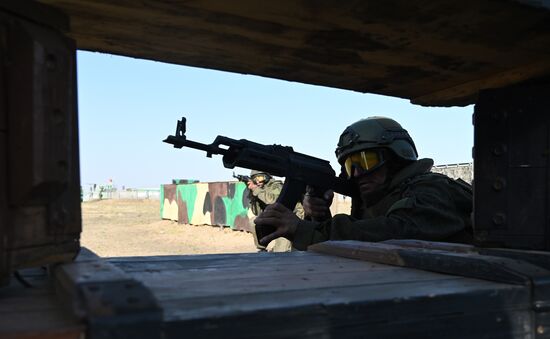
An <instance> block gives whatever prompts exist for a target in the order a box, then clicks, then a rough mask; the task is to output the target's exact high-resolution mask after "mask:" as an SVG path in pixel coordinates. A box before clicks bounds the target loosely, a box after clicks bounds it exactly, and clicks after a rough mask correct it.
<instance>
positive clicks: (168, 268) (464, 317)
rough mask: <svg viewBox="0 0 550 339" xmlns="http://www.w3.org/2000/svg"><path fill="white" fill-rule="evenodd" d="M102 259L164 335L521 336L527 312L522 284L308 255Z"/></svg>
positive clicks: (528, 318)
mask: <svg viewBox="0 0 550 339" xmlns="http://www.w3.org/2000/svg"><path fill="white" fill-rule="evenodd" d="M108 262H109V263H111V264H113V265H115V266H117V267H118V268H120V269H122V270H123V271H125V272H126V273H127V274H129V275H130V276H132V277H133V278H134V279H136V280H139V281H141V282H142V283H144V284H145V285H146V286H147V287H148V288H149V289H150V290H151V291H152V292H153V294H154V295H155V297H156V298H157V300H158V302H159V304H160V305H161V306H162V308H163V310H164V324H165V325H164V328H165V336H166V337H167V338H172V337H178V336H179V335H181V334H182V333H185V334H186V335H191V336H197V337H218V336H222V335H223V336H224V337H227V338H238V337H243V338H253V337H257V336H258V333H261V335H262V337H265V338H281V337H285V336H286V337H289V336H290V337H297V336H300V337H306V338H313V337H316V338H318V337H334V336H336V337H338V336H345V337H354V336H357V337H370V338H380V337H397V336H399V335H402V334H403V333H408V334H410V336H412V337H425V336H426V335H427V334H428V333H432V332H431V331H433V335H435V336H440V335H443V333H444V331H448V327H447V326H449V325H452V326H455V327H453V333H449V334H448V337H450V338H459V337H461V336H462V337H464V336H465V335H466V336H467V335H474V336H475V335H481V334H483V333H485V334H487V333H491V334H492V335H494V336H495V337H499V336H501V335H508V334H510V333H512V334H513V335H519V336H522V335H526V333H527V332H528V331H529V330H528V328H526V327H522V326H523V325H524V324H526V323H528V322H529V321H531V319H532V318H531V317H532V315H531V313H530V312H529V311H528V308H529V307H530V306H528V305H529V303H530V292H529V288H527V287H526V286H519V285H509V284H500V283H493V282H488V281H482V280H477V279H470V278H463V277H457V276H452V275H444V274H437V273H432V272H426V271H421V270H416V269H410V268H402V267H393V266H388V265H382V264H376V263H372V262H366V261H361V260H353V259H348V258H342V257H335V256H330V255H323V254H318V253H311V252H291V253H285V254H265V255H263V254H234V255H198V256H167V257H160V256H159V257H141V258H135V257H134V258H111V259H108ZM497 319H498V320H497Z"/></svg>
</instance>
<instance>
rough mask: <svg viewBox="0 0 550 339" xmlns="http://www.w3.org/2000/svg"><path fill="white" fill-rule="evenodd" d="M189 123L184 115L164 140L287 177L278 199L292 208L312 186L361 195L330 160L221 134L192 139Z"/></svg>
mask: <svg viewBox="0 0 550 339" xmlns="http://www.w3.org/2000/svg"><path fill="white" fill-rule="evenodd" d="M185 123H186V119H185V118H184V117H183V118H182V119H181V120H178V124H177V127H176V134H175V135H169V136H168V137H167V138H166V139H165V140H164V142H166V143H169V144H172V145H174V147H175V148H182V147H189V148H194V149H198V150H201V151H205V152H206V156H207V157H209V158H211V157H212V155H213V154H220V155H222V161H223V166H224V167H226V168H235V167H243V168H248V169H254V170H259V171H263V172H266V173H270V174H272V175H275V176H279V177H285V183H284V185H283V188H282V190H281V194H280V195H279V197H278V198H277V202H278V203H281V204H283V206H285V207H286V208H288V209H289V210H291V211H292V210H294V207H295V206H296V203H297V202H299V201H300V200H301V199H302V196H303V194H304V193H305V192H306V186H308V185H309V186H311V187H313V188H314V192H315V194H318V195H320V196H322V194H323V193H324V192H325V191H326V190H328V189H332V190H333V191H335V192H337V193H340V194H343V195H347V196H350V197H354V196H357V193H358V192H357V189H356V188H355V186H354V185H352V184H351V183H350V182H349V181H348V180H345V179H343V178H339V177H337V176H336V173H335V172H334V170H333V169H332V167H331V166H330V162H329V161H327V160H323V159H319V158H315V157H312V156H309V155H307V154H303V153H298V152H295V151H294V150H293V149H292V147H290V146H281V145H263V144H258V143H256V142H252V141H249V140H245V139H240V140H236V139H231V138H228V137H224V136H221V135H218V136H217V137H216V139H214V142H213V143H211V144H203V143H200V142H196V141H191V140H189V139H187V137H186V136H185V132H186V127H185ZM220 146H224V147H220ZM273 231H274V229H272V230H261V231H260V230H256V233H257V238H258V240H260V239H261V238H263V237H264V236H266V235H268V234H270V233H272V232H273Z"/></svg>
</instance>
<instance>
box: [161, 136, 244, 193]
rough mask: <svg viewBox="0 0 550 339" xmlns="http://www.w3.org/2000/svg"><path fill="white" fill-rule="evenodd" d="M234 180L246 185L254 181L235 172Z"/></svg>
mask: <svg viewBox="0 0 550 339" xmlns="http://www.w3.org/2000/svg"><path fill="white" fill-rule="evenodd" d="M165 141H166V140H165ZM166 142H168V141H166ZM233 178H235V179H237V180H239V181H241V182H245V183H247V182H249V181H250V180H252V179H250V177H249V176H248V175H241V174H235V172H233Z"/></svg>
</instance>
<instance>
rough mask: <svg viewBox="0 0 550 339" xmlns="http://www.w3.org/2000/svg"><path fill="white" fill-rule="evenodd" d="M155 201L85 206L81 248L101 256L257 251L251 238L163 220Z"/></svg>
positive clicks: (129, 201)
mask: <svg viewBox="0 0 550 339" xmlns="http://www.w3.org/2000/svg"><path fill="white" fill-rule="evenodd" d="M159 210H160V207H159V202H158V201H155V200H102V201H89V202H83V203H82V229H83V230H82V235H81V243H82V246H84V247H87V248H88V249H90V250H92V251H94V252H95V253H97V254H98V255H99V256H102V257H117V256H142V255H170V254H209V253H244V252H256V248H255V246H254V241H253V239H252V235H251V234H249V233H246V232H239V231H232V230H230V229H228V228H224V229H222V228H220V227H213V226H192V225H183V224H178V223H177V222H175V221H170V220H161V219H160V211H159Z"/></svg>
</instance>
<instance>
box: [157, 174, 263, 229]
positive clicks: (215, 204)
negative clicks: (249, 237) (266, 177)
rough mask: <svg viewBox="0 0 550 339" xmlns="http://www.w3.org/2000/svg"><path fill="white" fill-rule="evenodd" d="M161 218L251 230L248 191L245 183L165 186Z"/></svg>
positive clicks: (183, 222) (163, 186)
mask: <svg viewBox="0 0 550 339" xmlns="http://www.w3.org/2000/svg"><path fill="white" fill-rule="evenodd" d="M160 215H161V217H162V218H163V219H170V220H175V221H178V222H179V223H180V224H191V225H219V226H228V227H231V228H232V229H235V230H244V231H249V229H250V222H249V218H250V217H252V216H253V214H252V212H251V211H250V209H249V201H248V189H247V188H246V184H244V183H242V182H210V183H192V184H182V185H177V184H170V185H162V186H161V189H160Z"/></svg>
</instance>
